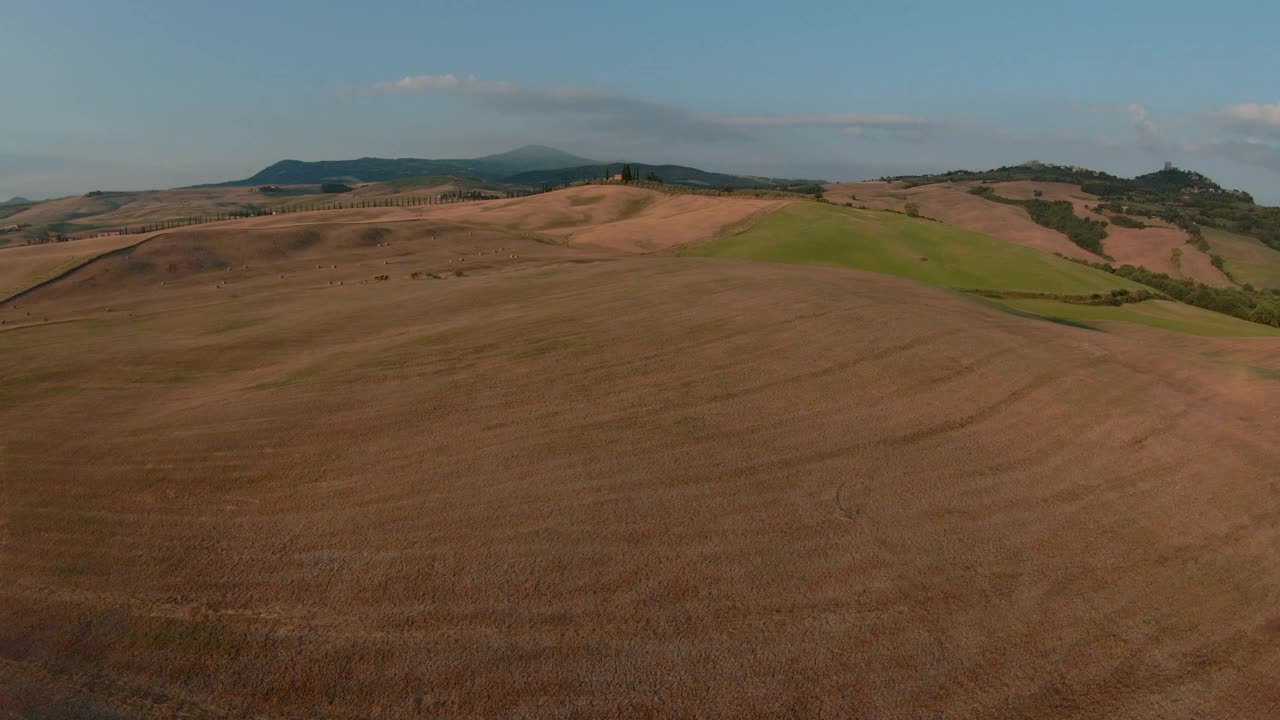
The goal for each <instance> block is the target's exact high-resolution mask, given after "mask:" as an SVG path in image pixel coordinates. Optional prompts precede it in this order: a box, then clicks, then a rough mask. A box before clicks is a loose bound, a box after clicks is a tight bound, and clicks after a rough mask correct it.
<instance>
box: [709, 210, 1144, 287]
mask: <svg viewBox="0 0 1280 720" xmlns="http://www.w3.org/2000/svg"><path fill="white" fill-rule="evenodd" d="M688 253H689V254H693V255H704V256H710V257H728V258H744V259H753V260H772V261H780V262H788V263H801V264H806V265H834V266H838V267H849V268H857V269H859V270H871V271H874V272H882V273H887V274H890V275H898V276H901V277H906V278H911V279H913V280H919V281H921V282H926V283H929V284H932V285H938V286H941V287H949V288H957V289H965V290H989V291H997V292H998V291H1013V292H1029V293H1046V294H1061V295H1090V294H1092V293H1109V292H1110V291H1111V290H1114V289H1117V288H1128V289H1133V290H1136V289H1138V288H1140V287H1141V286H1140V285H1138V284H1137V283H1133V282H1130V281H1127V280H1124V279H1123V278H1118V277H1115V276H1113V275H1108V274H1106V273H1103V272H1100V271H1098V270H1095V269H1093V268H1089V267H1086V266H1083V265H1080V264H1077V263H1073V262H1070V261H1068V260H1065V259H1063V258H1058V257H1054V256H1052V255H1049V254H1047V253H1043V252H1038V251H1036V250H1032V249H1030V248H1025V247H1020V246H1018V245H1014V244H1012V243H1007V242H1004V241H1001V240H998V239H996V238H992V237H989V236H986V235H982V234H979V233H975V232H970V231H968V230H965V229H963V228H957V227H952V226H948V225H944V224H942V223H936V222H929V221H927V220H920V219H913V218H908V217H904V216H902V215H897V214H893V213H884V212H870V211H863V210H848V209H845V208H841V207H837V206H833V205H825V204H820V203H798V204H793V205H791V206H788V207H786V208H783V209H782V210H779V211H778V212H775V213H773V214H772V215H770V216H768V217H766V218H764V219H763V220H761V221H760V222H758V223H756V224H755V225H753V226H752V227H750V228H749V229H747V230H746V231H744V232H741V233H737V234H734V235H731V236H728V237H724V238H721V239H719V240H716V241H713V242H711V243H708V244H706V245H701V246H699V247H696V248H692V249H690V250H689V251H688Z"/></svg>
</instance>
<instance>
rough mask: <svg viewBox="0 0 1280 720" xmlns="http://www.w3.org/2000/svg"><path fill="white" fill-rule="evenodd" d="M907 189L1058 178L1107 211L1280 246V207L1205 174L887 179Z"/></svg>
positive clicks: (998, 172) (1039, 166)
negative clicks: (1096, 200) (1259, 202)
mask: <svg viewBox="0 0 1280 720" xmlns="http://www.w3.org/2000/svg"><path fill="white" fill-rule="evenodd" d="M886 179H887V180H891V181H892V182H894V183H896V184H899V185H901V186H903V187H907V188H911V187H919V186H922V185H931V184H937V183H963V184H972V183H1006V182H1013V181H1035V182H1056V183H1068V184H1074V185H1078V186H1079V187H1080V189H1081V190H1082V191H1084V192H1086V193H1089V194H1091V195H1094V196H1096V197H1097V198H1099V199H1100V200H1102V201H1103V202H1104V203H1106V204H1107V205H1108V206H1110V207H1109V208H1108V209H1109V210H1111V211H1113V212H1116V213H1118V214H1121V215H1129V216H1132V217H1134V218H1136V219H1137V220H1138V221H1141V219H1142V218H1144V217H1153V218H1157V219H1161V220H1164V221H1167V222H1170V223H1172V224H1174V225H1176V226H1178V227H1182V228H1184V229H1187V230H1189V231H1191V232H1192V233H1193V234H1194V233H1195V229H1194V228H1195V227H1196V226H1205V227H1211V228H1218V229H1221V230H1227V231H1230V232H1234V233H1239V234H1242V235H1250V236H1253V237H1256V238H1257V239H1259V240H1261V241H1262V242H1263V243H1265V244H1267V245H1270V246H1271V247H1273V248H1276V249H1280V208H1273V207H1265V206H1261V205H1257V204H1256V203H1254V201H1253V198H1252V197H1251V196H1250V195H1249V194H1248V193H1246V192H1244V191H1241V190H1228V189H1225V188H1223V187H1222V186H1220V185H1218V184H1217V183H1216V182H1214V181H1213V180H1211V179H1210V178H1208V177H1206V176H1205V175H1203V174H1201V173H1198V172H1194V171H1189V170H1182V169H1179V168H1176V167H1172V166H1170V167H1166V168H1164V169H1163V170H1159V171H1156V172H1153V173H1148V174H1146V175H1139V176H1137V177H1135V178H1121V177H1117V176H1114V175H1110V174H1108V173H1104V172H1098V171H1095V170H1088V169H1084V168H1080V167H1074V166H1073V167H1067V166H1062V165H1049V164H1045V163H1035V162H1032V163H1025V164H1023V165H1016V166H1009V167H1001V168H997V169H994V170H985V171H976V172H975V171H968V170H955V171H951V172H947V173H941V174H937V175H911V176H900V177H894V178H886Z"/></svg>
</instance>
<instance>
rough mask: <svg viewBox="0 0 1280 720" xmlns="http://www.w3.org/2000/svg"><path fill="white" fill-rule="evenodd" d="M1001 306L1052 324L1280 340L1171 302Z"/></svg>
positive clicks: (1011, 302) (1269, 330)
mask: <svg viewBox="0 0 1280 720" xmlns="http://www.w3.org/2000/svg"><path fill="white" fill-rule="evenodd" d="M999 302H1001V303H1002V304H1004V305H1006V306H1008V307H1011V308H1014V309H1015V310H1021V311H1023V312H1028V313H1031V314H1033V315H1038V316H1040V317H1043V318H1046V319H1049V320H1065V321H1068V322H1072V323H1084V324H1092V323H1100V322H1127V323H1135V324H1138V325H1147V326H1149V327H1155V328H1160V329H1162V330H1173V331H1176V332H1184V333H1190V334H1192V335H1209V336H1216V337H1280V329H1276V328H1273V327H1270V326H1268V325H1261V324H1259V323H1253V322H1249V321H1248V320H1240V319H1238V318H1233V317H1231V316H1229V315H1223V314H1221V313H1216V312H1212V311H1210V310H1202V309H1200V308H1197V307H1192V306H1190V305H1184V304H1182V303H1178V302H1173V301H1169V300H1149V301H1147V302H1141V303H1129V304H1125V305H1121V306H1119V307H1113V306H1110V305H1079V304H1076V303H1064V302H1058V301H1056V300H1039V299H1034V300H1020V299H1006V300H1001V301H999Z"/></svg>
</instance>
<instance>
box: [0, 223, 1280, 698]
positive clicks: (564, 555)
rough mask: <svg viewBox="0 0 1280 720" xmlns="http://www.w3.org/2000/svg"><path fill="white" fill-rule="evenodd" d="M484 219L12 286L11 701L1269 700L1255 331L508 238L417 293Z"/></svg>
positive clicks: (1264, 383) (5, 563)
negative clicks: (1204, 332)
mask: <svg viewBox="0 0 1280 720" xmlns="http://www.w3.org/2000/svg"><path fill="white" fill-rule="evenodd" d="M975 199H977V198H975ZM605 203H606V201H599V202H597V203H596V204H597V205H598V204H605ZM565 206H566V208H564V211H565V212H568V211H569V208H573V206H572V204H571V203H569V202H568V201H567V200H566V201H565ZM477 207H478V206H477ZM592 207H595V205H593V204H580V205H579V206H577V210H578V211H586V212H594V211H592V210H590V208H592ZM406 210H411V209H406ZM558 211H559V210H558ZM475 212H477V213H479V212H481V211H479V210H477V211H475ZM491 212H492V213H499V211H498V210H494V211H491ZM508 212H509V211H508ZM643 212H644V210H638V211H637V212H636V216H637V217H639V216H640V214H641V213H643ZM750 212H755V210H751V211H750ZM750 212H748V213H747V214H748V215H749V214H750ZM369 217H370V218H372V219H375V220H377V222H379V223H381V222H383V221H384V220H385V219H386V218H385V217H384V216H382V215H373V214H371V215H370V216H369ZM676 217H679V216H676ZM260 220H262V221H263V222H265V221H266V220H267V219H260ZM516 221H517V220H511V222H516ZM615 221H616V220H615ZM478 222H479V221H478V220H472V219H471V218H469V217H468V218H467V219H466V221H465V222H464V221H463V220H462V219H461V218H459V217H449V218H444V217H436V218H429V219H422V218H417V219H415V220H414V221H412V222H405V223H401V224H396V227H395V228H393V229H392V231H391V232H392V234H391V235H389V236H388V237H387V238H383V239H384V240H389V241H390V245H385V244H384V245H379V244H377V243H374V244H372V245H369V244H367V243H363V244H361V242H358V241H361V240H362V235H361V234H360V233H361V232H362V231H365V230H368V229H369V228H368V226H355V225H353V226H350V227H344V226H341V225H340V224H336V223H329V224H327V225H325V226H324V227H317V228H311V229H312V230H314V231H315V232H316V235H317V237H315V238H312V239H311V240H310V241H309V242H307V243H303V244H302V245H303V246H302V247H291V245H292V244H293V243H295V242H297V239H298V237H299V234H300V233H302V232H304V231H306V230H308V228H306V227H300V228H293V229H292V230H289V231H288V232H285V230H284V229H283V228H276V229H275V230H271V229H262V230H259V231H255V232H254V233H246V235H245V237H243V238H240V237H238V236H237V235H236V234H234V233H223V232H222V231H216V232H215V230H213V229H204V230H193V231H191V232H190V233H189V234H187V235H184V236H181V237H174V238H169V239H168V242H162V240H164V239H160V240H157V242H156V243H153V244H148V245H144V246H142V247H141V248H139V249H138V250H137V251H136V252H135V253H134V255H135V256H136V257H134V258H132V259H131V260H130V261H131V262H132V261H139V260H146V261H147V262H150V263H152V268H153V270H147V271H145V272H143V271H139V275H138V277H136V278H129V279H121V278H120V277H119V275H116V274H110V275H109V274H106V273H99V272H98V271H100V270H104V269H110V271H111V273H117V272H120V271H119V270H118V269H117V268H118V267H119V268H123V267H125V266H124V265H118V266H116V265H112V264H111V263H115V262H116V259H115V258H113V259H111V260H108V261H100V262H99V263H94V264H92V265H90V266H87V267H86V268H85V270H84V271H82V272H84V273H87V274H85V275H83V276H81V277H79V278H77V277H76V276H75V275H73V276H71V277H68V278H67V279H66V280H64V281H62V282H60V283H58V284H55V285H51V286H49V287H46V288H43V289H41V290H39V291H37V293H33V294H32V296H31V300H32V301H33V302H35V303H37V306H38V307H39V308H41V309H42V310H43V311H46V312H48V313H49V314H50V315H52V316H55V317H56V318H57V319H56V320H55V321H51V322H48V323H44V322H39V323H37V322H35V321H32V323H31V324H29V325H28V326H25V327H22V328H20V329H17V330H14V329H8V330H6V331H3V332H0V358H2V359H3V362H0V388H3V389H4V392H3V393H0V577H3V578H4V579H5V582H4V583H0V714H6V715H8V716H13V717H95V718H96V717H143V718H170V717H253V716H258V717H268V716H269V717H335V718H336V717H361V718H401V717H560V718H578V717H584V718H585V717H623V716H625V717H705V718H743V717H795V718H810V717H832V718H836V717H841V718H843V717H1003V718H1044V717H1055V718H1099V717H1124V718H1167V717H1232V718H1255V717H1256V718H1266V717H1273V716H1275V715H1276V714H1277V713H1280V693H1278V692H1277V690H1276V686H1275V683H1274V678H1275V677H1276V676H1277V674H1280V611H1277V608H1278V607H1280V591H1278V590H1277V588H1276V586H1275V583H1274V581H1273V579H1274V578H1275V577H1277V576H1278V575H1280V492H1278V491H1280V476H1278V475H1277V470H1276V468H1277V467H1280V453H1278V452H1277V450H1276V447H1275V443H1274V437H1275V435H1276V432H1277V431H1278V430H1280V425H1278V422H1277V418H1276V416H1275V413H1274V408H1275V407H1276V406H1277V405H1276V403H1277V402H1280V382H1276V380H1274V379H1269V378H1268V377H1267V376H1266V374H1265V373H1262V372H1256V371H1252V370H1250V371H1248V372H1242V371H1240V369H1239V367H1238V366H1237V364H1236V363H1239V362H1244V361H1245V360H1247V361H1248V362H1249V363H1251V364H1252V365H1253V366H1256V367H1261V368H1264V369H1267V368H1270V369H1271V370H1273V371H1275V372H1277V373H1278V374H1280V367H1274V365H1273V362H1274V360H1275V359H1276V358H1280V348H1278V347H1277V343H1280V340H1277V339H1276V338H1256V339H1243V338H1231V339H1229V340H1226V339H1218V338H1210V339H1208V340H1206V342H1208V341H1213V342H1215V343H1218V342H1222V343H1226V342H1229V343H1231V348H1232V353H1233V355H1232V358H1233V360H1232V363H1225V362H1222V361H1217V360H1214V359H1212V358H1208V357H1204V356H1203V355H1202V354H1200V353H1198V352H1196V351H1194V350H1191V349H1189V348H1190V347H1193V346H1188V345H1186V344H1185V343H1190V342H1192V338H1193V336H1189V335H1179V336H1178V337H1179V338H1181V339H1180V340H1179V343H1184V344H1170V345H1169V346H1168V347H1166V346H1165V345H1164V344H1163V343H1162V342H1161V341H1160V339H1159V338H1161V337H1164V336H1166V335H1169V334H1168V333H1160V331H1156V330H1150V329H1147V328H1140V329H1139V330H1141V331H1142V332H1141V334H1140V335H1138V336H1135V338H1134V339H1130V338H1129V337H1127V336H1126V335H1124V334H1109V333H1102V332H1094V331H1089V330H1084V329H1077V328H1072V327H1066V326H1063V325H1060V324H1055V323H1051V322H1045V321H1041V320H1036V319H1028V318H1026V317H1019V316H1015V315H1013V314H1010V313H1008V312H1002V311H1000V310H999V309H997V308H992V307H989V306H988V305H986V304H983V303H978V302H975V301H973V300H970V299H967V298H965V297H963V296H960V295H957V294H954V293H949V292H944V291H939V290H936V289H931V288H928V287H926V286H923V285H919V284H916V283H912V282H909V281H906V280H901V279H897V278H892V277H888V276H885V275H878V274H872V273H864V272H858V271H854V270H847V269H841V268H816V267H804V266H799V265H788V264H777V263H762V262H746V261H739V260H731V259H712V258H635V257H631V258H617V259H613V260H612V261H610V262H594V263H593V262H576V261H581V260H588V259H603V258H600V257H598V256H597V255H591V254H590V253H591V252H592V251H588V250H581V249H574V248H566V247H563V246H557V245H547V244H546V243H543V242H538V240H536V239H528V238H523V241H524V242H525V243H526V244H525V245H524V246H522V248H524V249H523V250H522V251H521V252H520V253H519V254H521V255H524V254H525V252H526V251H527V252H533V250H532V248H533V247H534V246H538V247H541V248H545V251H544V252H545V253H546V255H545V256H544V257H543V258H541V259H540V260H539V261H538V262H537V263H531V264H528V265H522V264H520V263H518V262H516V261H515V259H511V258H507V260H508V261H509V262H510V263H511V264H503V263H495V264H494V265H493V266H492V267H489V268H487V269H486V270H485V271H484V272H477V273H475V274H466V275H465V276H463V277H458V278H451V279H447V280H443V281H435V280H432V281H412V280H409V279H407V276H406V273H407V271H408V270H410V269H411V268H413V269H416V268H417V267H424V268H425V267H434V266H433V265H431V263H433V262H436V261H437V260H439V261H445V260H447V259H448V258H447V256H448V255H451V254H452V253H453V252H455V251H458V252H460V251H461V250H463V249H465V244H466V243H472V244H473V245H472V247H474V248H475V249H476V250H477V251H479V250H482V249H487V248H488V244H487V243H489V242H492V243H495V244H499V245H503V244H505V243H508V242H515V240H510V239H508V238H509V237H510V236H511V235H512V234H514V235H516V236H517V239H520V238H521V237H522V236H523V235H525V234H526V233H524V232H520V231H518V230H515V231H513V230H511V229H509V228H504V227H502V226H501V225H500V224H499V225H494V226H491V227H489V228H488V230H487V231H485V232H487V233H488V234H487V235H484V236H483V237H481V231H480V230H479V229H478V228H477V227H473V226H472V223H478ZM427 223H437V224H438V225H435V226H432V227H433V230H432V233H431V235H432V236H434V237H429V236H427V235H426V233H425V232H419V230H421V229H422V227H426V225H425V224H427ZM415 228H417V229H416V230H415ZM472 233H474V234H472ZM202 234H203V235H202ZM482 241H483V243H484V247H483V248H481V247H480V246H481V244H482ZM655 242H656V241H655ZM661 242H666V241H665V240H663V241H661ZM627 243H628V246H631V245H634V243H635V241H634V240H628V241H627ZM198 247H204V248H205V250H199V249H197V248H198ZM277 251H280V253H279V256H278V257H277V256H276V255H275V254H274V253H276V252H277ZM383 251H385V254H380V253H383ZM401 251H404V252H405V253H406V254H405V255H404V256H396V255H395V253H397V252H401ZM5 252H8V251H5ZM202 253H211V254H212V255H213V256H215V257H216V258H217V259H218V260H220V261H224V262H228V263H231V262H232V261H233V260H234V262H235V263H241V264H248V265H249V266H250V269H249V270H248V271H246V272H247V273H259V274H255V275H252V276H246V277H245V279H244V281H243V284H242V285H241V286H240V287H238V288H236V289H235V290H234V291H230V290H228V289H227V288H225V287H224V288H221V289H219V288H217V287H216V286H215V283H214V282H213V281H212V278H213V277H214V276H217V275H219V274H220V273H221V274H227V273H226V271H225V270H218V269H217V267H216V263H214V262H212V261H209V262H207V263H206V264H204V265H201V264H199V263H198V262H196V260H194V259H198V258H200V257H204V256H203V255H202ZM397 258H399V259H402V260H406V261H408V260H413V261H414V262H413V263H407V262H406V264H404V265H402V266H400V267H398V268H397V269H396V272H394V273H391V277H390V279H389V280H388V281H385V282H359V281H353V282H346V283H344V284H342V285H329V284H328V281H329V280H332V279H333V278H332V277H328V275H330V274H331V273H332V271H333V268H329V272H326V271H325V270H324V269H318V268H315V266H316V265H321V264H324V260H326V259H327V260H330V262H329V263H328V264H330V265H333V264H337V265H338V266H339V268H338V272H347V269H348V266H354V267H355V268H357V269H355V270H351V272H352V273H353V275H352V276H351V277H352V278H353V279H354V278H356V277H361V278H363V279H365V280H367V277H368V276H371V275H372V274H373V273H374V272H375V271H376V272H379V273H381V272H386V271H385V270H384V268H386V267H388V265H386V264H385V263H388V262H392V261H397ZM206 259H207V258H206ZM499 259H501V258H499ZM119 262H121V263H124V262H125V260H123V259H122V260H120V261H119ZM167 262H175V263H177V265H178V267H179V271H177V272H175V273H174V274H173V282H172V283H170V284H168V285H165V286H162V287H163V289H161V288H160V287H157V285H156V282H155V281H156V280H158V279H160V278H162V277H165V275H164V273H167V272H168V271H167V267H168V266H167V264H166V263H167ZM184 263H185V264H184ZM161 265H163V268H165V269H164V270H162V271H160V272H159V274H156V275H155V276H154V277H152V276H150V275H148V273H150V272H153V271H154V268H156V267H158V266H161ZM259 265H262V266H264V267H263V268H262V269H261V270H259V269H258V266H259ZM95 266H98V267H95ZM233 267H234V265H233ZM308 267H310V268H313V269H311V270H307V268H308ZM184 268H185V269H184ZM1086 269H1087V268H1086ZM77 274H79V273H77ZM229 274H230V275H232V276H235V272H234V271H233V272H231V273H229ZM282 276H283V277H282ZM91 278H92V279H93V280H94V282H95V283H96V284H86V281H87V280H89V279H91ZM233 284H234V283H233ZM106 296H110V298H111V302H112V304H113V306H114V307H118V308H124V309H127V310H128V312H112V313H110V314H107V313H103V312H101V307H100V305H101V303H102V300H103V298H104V297H106ZM9 312H11V310H9V309H8V307H7V306H2V305H0V313H9ZM1153 333H1155V334H1153ZM1195 340H1201V339H1200V338H1195ZM1224 348H1225V346H1224Z"/></svg>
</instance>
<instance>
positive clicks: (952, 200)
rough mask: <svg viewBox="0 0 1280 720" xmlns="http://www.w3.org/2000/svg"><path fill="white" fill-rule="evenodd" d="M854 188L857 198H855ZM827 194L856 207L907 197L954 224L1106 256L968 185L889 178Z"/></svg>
mask: <svg viewBox="0 0 1280 720" xmlns="http://www.w3.org/2000/svg"><path fill="white" fill-rule="evenodd" d="M850 193H852V194H853V195H854V196H856V197H857V199H856V200H850V199H849V196H850ZM827 197H828V198H829V199H830V200H831V201H832V202H837V203H843V202H852V203H853V204H854V206H863V205H865V206H867V207H869V208H871V209H874V210H896V211H899V212H901V211H902V209H903V206H904V205H905V204H906V203H907V202H914V203H916V204H917V205H919V206H920V214H922V215H924V216H926V217H931V218H934V219H936V220H941V221H942V222H945V223H947V224H950V225H958V226H960V227H963V228H968V229H970V230H974V231H977V232H980V233H983V234H986V235H990V236H992V237H997V238H1000V239H1001V240H1007V241H1009V242H1011V243H1016V244H1018V245H1026V246H1027V247H1033V248H1035V249H1037V250H1043V251H1045V252H1049V253H1059V254H1061V255H1065V256H1067V257H1073V258H1080V259H1083V260H1089V261H1090V262H1102V260H1103V258H1102V257H1101V256H1098V255H1094V254H1093V253H1091V252H1089V251H1088V250H1085V249H1084V248H1082V247H1080V246H1079V245H1076V244H1075V243H1073V242H1071V241H1070V240H1069V239H1067V236H1066V235H1063V234H1062V233H1060V232H1057V231H1056V230H1050V229H1049V228H1046V227H1041V226H1039V225H1037V224H1035V223H1034V222H1032V220H1031V218H1030V217H1029V216H1028V215H1027V213H1026V211H1025V210H1023V209H1022V208H1020V207H1016V206H1013V205H1002V204H1000V203H994V202H991V201H990V200H984V199H982V198H980V197H978V196H976V195H972V194H970V193H969V186H968V185H957V184H942V185H922V186H920V187H915V188H910V189H907V188H904V187H902V186H900V185H895V184H891V183H884V182H860V183H841V184H839V185H828V186H827Z"/></svg>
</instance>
